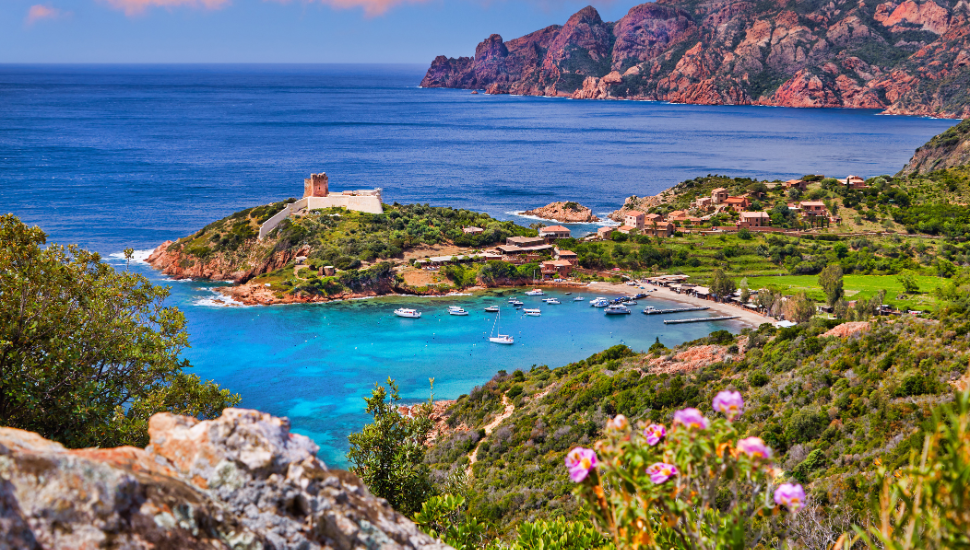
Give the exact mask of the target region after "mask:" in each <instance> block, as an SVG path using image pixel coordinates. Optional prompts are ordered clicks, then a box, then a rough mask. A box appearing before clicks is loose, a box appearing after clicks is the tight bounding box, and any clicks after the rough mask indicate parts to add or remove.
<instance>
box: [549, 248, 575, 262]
mask: <svg viewBox="0 0 970 550" xmlns="http://www.w3.org/2000/svg"><path fill="white" fill-rule="evenodd" d="M554 253H555V258H556V259H557V260H566V261H567V262H575V261H576V260H577V259H578V258H579V256H578V255H577V254H576V253H575V252H573V251H572V250H562V249H559V248H556V249H555V250H554Z"/></svg>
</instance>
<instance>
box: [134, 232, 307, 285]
mask: <svg viewBox="0 0 970 550" xmlns="http://www.w3.org/2000/svg"><path fill="white" fill-rule="evenodd" d="M275 244H276V243H275V242H270V243H261V242H260V241H257V240H255V239H251V240H249V241H246V242H245V243H243V245H242V246H240V247H239V248H237V249H236V250H234V251H232V252H231V253H230V252H209V253H207V254H204V255H197V254H192V253H191V252H190V251H188V250H186V247H184V246H181V245H180V243H177V242H175V241H165V242H164V243H162V244H161V245H160V246H159V247H158V248H156V249H155V251H154V252H152V253H151V255H150V256H148V258H147V259H146V260H145V261H146V262H147V263H148V265H150V266H152V267H154V268H155V269H158V270H161V272H162V273H164V274H165V275H168V276H169V277H171V278H173V279H204V280H209V281H233V282H236V283H243V282H246V281H248V280H249V279H252V278H253V277H256V276H258V275H262V274H264V273H271V272H273V271H276V270H277V269H281V268H283V266H285V265H287V264H288V263H290V262H292V261H293V260H295V259H296V258H297V257H299V256H305V255H306V254H308V253H309V251H310V248H309V247H302V248H289V249H284V250H279V251H276V250H274V248H273V247H274V245H275Z"/></svg>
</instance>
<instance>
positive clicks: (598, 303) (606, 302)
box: [589, 298, 610, 307]
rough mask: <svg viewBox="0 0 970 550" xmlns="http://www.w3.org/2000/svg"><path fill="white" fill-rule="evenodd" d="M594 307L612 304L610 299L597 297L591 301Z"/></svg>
mask: <svg viewBox="0 0 970 550" xmlns="http://www.w3.org/2000/svg"><path fill="white" fill-rule="evenodd" d="M589 305H591V306H593V307H607V306H609V305H610V301H609V300H607V299H606V298H597V299H595V300H593V301H592V302H590V303H589Z"/></svg>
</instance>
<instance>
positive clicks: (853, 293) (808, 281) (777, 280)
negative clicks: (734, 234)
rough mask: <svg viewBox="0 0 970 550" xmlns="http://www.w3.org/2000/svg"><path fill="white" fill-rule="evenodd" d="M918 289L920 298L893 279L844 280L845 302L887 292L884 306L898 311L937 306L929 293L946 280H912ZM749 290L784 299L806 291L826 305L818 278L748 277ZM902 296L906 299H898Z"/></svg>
mask: <svg viewBox="0 0 970 550" xmlns="http://www.w3.org/2000/svg"><path fill="white" fill-rule="evenodd" d="M915 279H916V281H917V282H918V284H919V287H920V294H916V295H911V294H907V293H906V292H905V291H904V289H903V285H902V284H901V283H900V282H899V281H898V280H897V278H896V276H895V275H846V276H844V277H843V283H844V288H845V296H846V299H847V300H868V299H870V298H872V297H873V296H875V295H876V294H878V293H879V291H881V290H885V291H886V296H887V300H886V301H887V302H892V303H893V305H895V306H896V307H899V308H901V309H902V308H906V309H916V310H925V309H933V308H935V306H936V303H937V301H936V298H935V297H934V296H933V294H932V292H933V291H934V290H936V288H937V287H939V286H940V285H941V284H943V282H944V281H945V279H943V278H941V277H935V276H930V275H921V276H916V277H915ZM748 284H749V285H750V286H751V288H769V289H772V290H778V291H781V292H782V293H783V294H785V295H791V294H795V293H797V292H801V291H805V292H806V293H807V294H808V297H809V298H812V299H813V300H815V301H817V302H824V301H825V293H824V292H823V291H822V288H821V287H820V286H819V284H818V276H817V275H785V276H782V277H749V278H748ZM901 296H905V298H901Z"/></svg>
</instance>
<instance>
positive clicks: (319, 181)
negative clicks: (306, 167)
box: [303, 172, 330, 197]
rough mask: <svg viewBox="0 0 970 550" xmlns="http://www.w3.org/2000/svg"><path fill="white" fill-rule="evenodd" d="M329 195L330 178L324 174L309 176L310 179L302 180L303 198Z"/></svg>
mask: <svg viewBox="0 0 970 550" xmlns="http://www.w3.org/2000/svg"><path fill="white" fill-rule="evenodd" d="M329 193H330V178H328V177H327V174H326V172H324V173H320V174H310V177H309V178H307V179H305V180H303V196H304V197H326V196H327V195H328V194H329Z"/></svg>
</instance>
